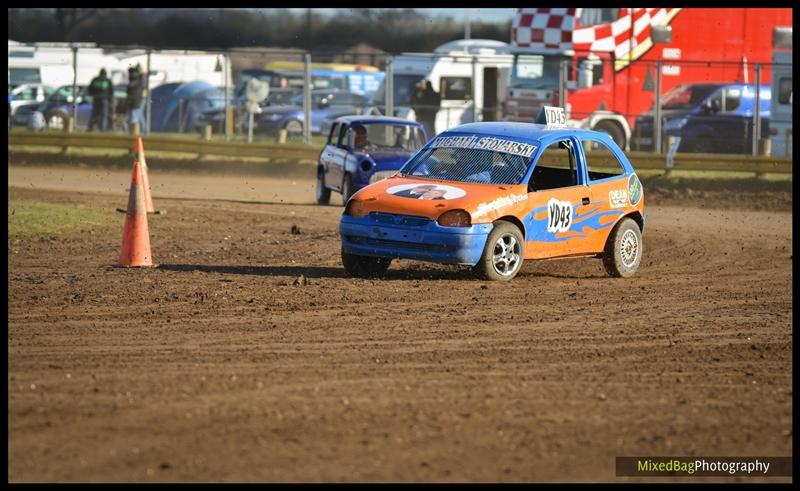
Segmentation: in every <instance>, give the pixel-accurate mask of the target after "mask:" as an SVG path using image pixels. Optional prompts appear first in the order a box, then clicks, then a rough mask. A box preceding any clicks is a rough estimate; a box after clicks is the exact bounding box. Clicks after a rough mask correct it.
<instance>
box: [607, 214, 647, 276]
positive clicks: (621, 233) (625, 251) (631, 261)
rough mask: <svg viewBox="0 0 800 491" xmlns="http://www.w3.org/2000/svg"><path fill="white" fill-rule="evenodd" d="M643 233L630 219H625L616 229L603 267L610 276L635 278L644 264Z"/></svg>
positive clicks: (610, 236)
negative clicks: (640, 266)
mask: <svg viewBox="0 0 800 491" xmlns="http://www.w3.org/2000/svg"><path fill="white" fill-rule="evenodd" d="M642 245H643V244H642V231H641V230H639V225H638V224H637V223H636V222H635V221H633V220H632V219H630V218H623V219H622V220H620V222H619V223H618V224H617V226H616V227H614V230H613V231H612V232H611V235H609V237H608V242H606V249H605V252H604V254H603V266H605V268H606V272H607V273H608V274H609V276H615V277H617V278H627V277H629V276H633V274H634V273H635V272H636V270H637V269H638V268H639V263H641V262H642Z"/></svg>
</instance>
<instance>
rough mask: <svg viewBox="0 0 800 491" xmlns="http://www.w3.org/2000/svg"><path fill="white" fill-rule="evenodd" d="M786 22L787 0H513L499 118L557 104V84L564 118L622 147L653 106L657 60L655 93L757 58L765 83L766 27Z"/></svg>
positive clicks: (742, 67)
mask: <svg viewBox="0 0 800 491" xmlns="http://www.w3.org/2000/svg"><path fill="white" fill-rule="evenodd" d="M791 24H792V9H790V8H530V9H528V8H521V9H519V11H518V12H517V15H516V16H515V18H514V21H513V22H512V25H511V45H512V52H513V54H514V65H513V67H512V69H511V73H510V79H509V84H508V92H507V97H506V100H505V102H504V106H503V114H504V118H503V119H504V120H506V121H533V119H534V118H535V117H536V115H537V114H538V113H539V111H540V109H541V107H542V106H543V105H556V106H559V105H561V106H563V105H564V104H561V101H560V97H559V87H560V86H565V87H566V88H567V91H566V92H567V98H566V107H565V109H566V110H567V114H568V117H569V124H570V125H571V126H576V127H582V128H589V129H593V130H597V131H603V132H605V133H608V134H609V135H610V136H611V137H612V138H613V139H614V141H615V142H616V143H617V144H618V145H619V146H620V147H622V148H626V149H629V147H630V145H629V144H630V141H631V128H632V127H633V123H634V120H635V118H636V116H637V115H639V114H641V113H642V112H644V111H647V110H649V109H651V108H652V106H653V100H654V96H655V92H654V91H653V89H654V81H655V78H656V77H655V75H656V74H655V68H656V65H655V62H656V61H657V60H662V68H661V73H662V82H661V83H662V86H661V93H662V94H664V93H666V92H667V91H668V90H670V89H672V88H673V87H675V86H677V85H680V84H686V83H697V82H745V83H746V82H748V81H749V82H750V83H752V81H753V78H754V76H753V70H754V66H755V64H757V63H760V64H762V67H763V68H762V74H761V77H762V79H761V80H762V84H769V83H770V80H771V70H770V62H771V54H772V45H771V34H772V31H773V28H774V27H776V26H785V25H791ZM562 60H566V61H565V64H566V69H562ZM564 81H565V82H564Z"/></svg>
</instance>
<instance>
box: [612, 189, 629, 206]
mask: <svg viewBox="0 0 800 491" xmlns="http://www.w3.org/2000/svg"><path fill="white" fill-rule="evenodd" d="M608 205H609V206H610V207H611V208H625V207H626V206H627V205H628V191H627V190H625V189H612V190H611V191H609V192H608Z"/></svg>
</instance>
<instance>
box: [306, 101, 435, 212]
mask: <svg viewBox="0 0 800 491" xmlns="http://www.w3.org/2000/svg"><path fill="white" fill-rule="evenodd" d="M359 134H360V137H359ZM426 141H427V135H426V134H425V128H424V127H423V126H422V124H421V123H418V122H416V121H409V120H407V119H401V118H390V117H386V116H344V117H340V118H338V119H336V120H335V121H334V122H333V126H332V127H331V129H330V132H329V134H328V142H327V144H326V145H325V147H324V148H323V149H322V153H320V156H319V164H318V165H317V203H319V204H321V205H326V204H328V203H329V202H330V198H331V191H337V192H339V193H342V201H343V202H344V203H347V200H349V199H350V197H351V196H352V195H353V194H355V192H356V191H358V190H359V189H361V188H363V187H364V186H367V185H369V184H372V183H373V182H377V181H380V180H381V179H385V178H387V177H389V176H391V175H392V174H394V173H395V172H397V170H398V169H400V168H401V167H402V166H403V164H405V163H406V161H407V160H408V159H409V158H410V157H411V156H412V155H414V154H415V153H416V152H417V150H419V149H420V148H421V147H422V145H424V144H425V142H426Z"/></svg>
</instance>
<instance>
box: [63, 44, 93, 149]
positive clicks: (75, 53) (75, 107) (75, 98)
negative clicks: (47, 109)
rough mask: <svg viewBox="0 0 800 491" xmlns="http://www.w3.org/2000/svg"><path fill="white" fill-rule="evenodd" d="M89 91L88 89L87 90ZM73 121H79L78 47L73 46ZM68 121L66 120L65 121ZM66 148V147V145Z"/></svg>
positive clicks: (73, 127)
mask: <svg viewBox="0 0 800 491" xmlns="http://www.w3.org/2000/svg"><path fill="white" fill-rule="evenodd" d="M87 92H88V90H87ZM89 118H90V119H91V116H89ZM70 119H71V120H73V121H78V47H77V46H73V47H72V118H70ZM65 123H66V121H65ZM75 126H77V125H74V126H72V127H71V129H68V130H67V131H69V132H70V133H72V132H73V131H75ZM65 150H66V147H65Z"/></svg>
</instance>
